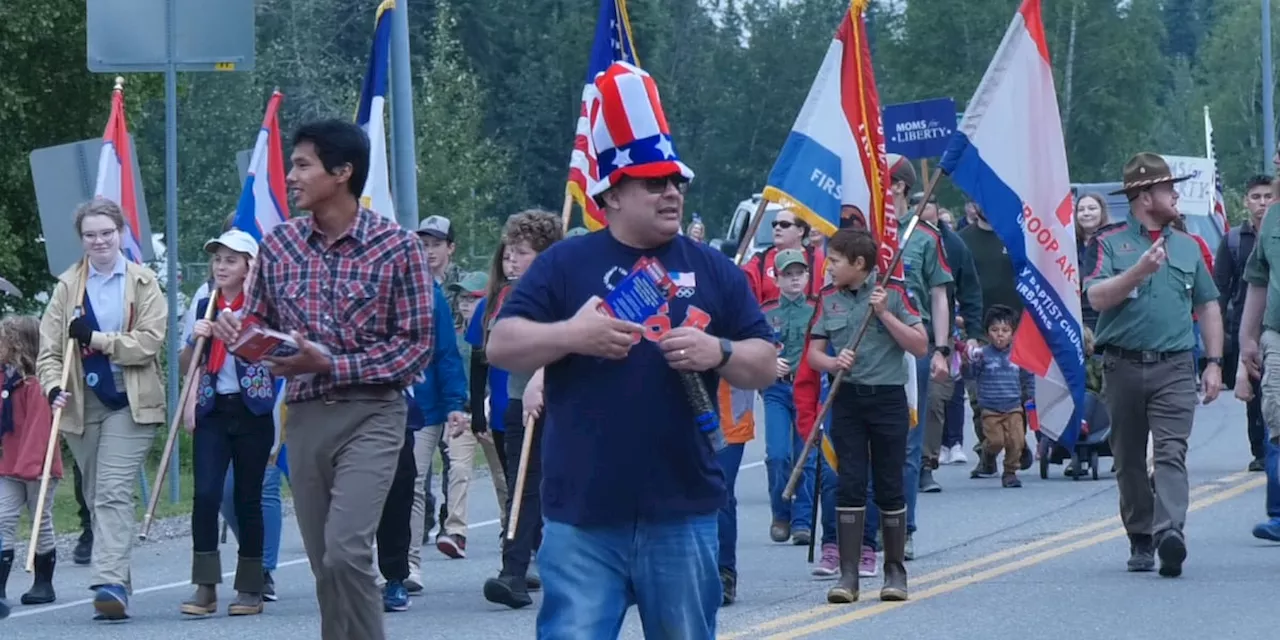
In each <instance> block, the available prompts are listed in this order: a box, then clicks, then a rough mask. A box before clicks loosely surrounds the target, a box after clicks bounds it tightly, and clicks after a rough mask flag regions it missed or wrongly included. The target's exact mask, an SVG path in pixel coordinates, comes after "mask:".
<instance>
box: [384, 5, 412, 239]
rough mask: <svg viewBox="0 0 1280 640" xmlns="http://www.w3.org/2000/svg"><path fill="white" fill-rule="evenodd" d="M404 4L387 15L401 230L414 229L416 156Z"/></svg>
mask: <svg viewBox="0 0 1280 640" xmlns="http://www.w3.org/2000/svg"><path fill="white" fill-rule="evenodd" d="M408 4H409V3H408V2H405V1H403V0H402V1H401V2H397V3H396V8H395V10H394V11H392V12H391V87H390V89H391V156H392V160H391V169H392V171H394V173H393V174H392V176H391V180H392V187H391V196H392V197H393V198H394V199H395V203H396V217H398V218H400V226H402V227H404V228H405V229H417V228H418V161H417V158H418V154H417V151H416V150H415V149H414V146H415V141H414V137H413V136H414V134H413V83H412V80H413V75H412V73H411V71H410V69H409V8H408V7H407V6H406V5H408Z"/></svg>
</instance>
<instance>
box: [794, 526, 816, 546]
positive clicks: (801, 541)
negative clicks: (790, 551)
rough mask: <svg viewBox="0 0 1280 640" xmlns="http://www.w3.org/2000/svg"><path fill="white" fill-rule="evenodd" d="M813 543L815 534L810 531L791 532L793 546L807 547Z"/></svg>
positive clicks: (796, 530)
mask: <svg viewBox="0 0 1280 640" xmlns="http://www.w3.org/2000/svg"><path fill="white" fill-rule="evenodd" d="M812 541H813V534H812V533H810V532H809V530H808V529H793V530H792V531H791V544H793V545H795V546H797V547H807V546H809V543H810V542H812Z"/></svg>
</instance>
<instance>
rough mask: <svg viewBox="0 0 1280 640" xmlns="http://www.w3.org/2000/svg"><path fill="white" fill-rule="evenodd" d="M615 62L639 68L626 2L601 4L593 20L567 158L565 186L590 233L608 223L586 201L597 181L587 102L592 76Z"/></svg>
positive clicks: (615, 0) (607, 0) (603, 0)
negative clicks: (575, 131)
mask: <svg viewBox="0 0 1280 640" xmlns="http://www.w3.org/2000/svg"><path fill="white" fill-rule="evenodd" d="M619 60H621V61H623V62H629V63H631V64H633V65H636V66H640V62H639V60H638V59H637V58H636V52H635V49H634V48H633V47H632V45H631V20H630V19H629V18H628V17H627V0H601V2H600V16H599V17H598V18H597V19H596V36H595V42H594V43H593V44H592V46H591V61H590V63H589V64H588V65H587V79H586V83H585V84H584V85H583V89H582V102H581V104H580V107H579V111H578V127H577V133H575V134H574V137H573V153H572V154H570V156H569V183H568V185H567V186H566V188H567V189H568V191H569V194H570V195H572V196H573V199H574V200H576V201H577V202H578V206H579V207H582V214H583V215H582V218H583V222H584V223H585V224H586V227H587V228H588V229H590V230H592V231H595V230H597V229H601V228H603V227H604V226H605V225H606V224H608V222H607V221H606V220H605V217H604V213H603V212H602V211H600V208H599V207H597V206H596V203H595V201H594V200H593V199H591V198H588V197H587V192H588V187H589V185H590V184H591V183H593V182H595V181H596V180H598V179H599V177H600V176H599V168H598V167H597V166H596V150H595V147H594V145H593V144H592V143H591V122H590V117H589V114H588V113H587V98H588V93H589V89H590V88H591V85H592V84H593V83H594V82H595V79H596V76H597V75H599V74H601V73H604V72H605V70H607V69H608V68H609V66H610V65H612V64H613V63H614V62H617V61H619Z"/></svg>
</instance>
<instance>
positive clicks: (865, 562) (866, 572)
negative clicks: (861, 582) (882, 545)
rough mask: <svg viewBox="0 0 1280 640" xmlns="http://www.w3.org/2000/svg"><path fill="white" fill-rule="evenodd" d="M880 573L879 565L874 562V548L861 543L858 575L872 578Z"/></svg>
mask: <svg viewBox="0 0 1280 640" xmlns="http://www.w3.org/2000/svg"><path fill="white" fill-rule="evenodd" d="M879 574H880V565H878V564H876V550H875V549H872V548H871V547H870V546H868V545H865V544H864V545H862V556H861V557H860V558H859V559H858V577H861V578H874V577H876V576H877V575H879Z"/></svg>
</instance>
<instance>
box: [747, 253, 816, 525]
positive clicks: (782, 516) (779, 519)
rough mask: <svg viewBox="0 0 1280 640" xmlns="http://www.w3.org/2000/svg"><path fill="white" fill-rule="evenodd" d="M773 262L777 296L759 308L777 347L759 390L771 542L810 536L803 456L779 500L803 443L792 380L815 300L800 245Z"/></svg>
mask: <svg viewBox="0 0 1280 640" xmlns="http://www.w3.org/2000/svg"><path fill="white" fill-rule="evenodd" d="M773 264H774V274H775V275H774V277H775V278H776V279H777V283H778V291H779V296H778V298H777V299H776V300H767V301H765V303H764V304H762V305H760V311H762V312H763V313H764V315H765V319H767V320H768V321H769V325H770V326H771V327H773V331H774V334H775V339H776V340H777V344H778V348H779V352H778V380H777V382H775V383H773V385H772V386H770V387H769V388H767V389H765V390H764V391H763V392H762V393H761V396H762V397H763V401H764V406H765V438H764V441H765V467H766V468H767V469H768V487H769V503H770V507H771V509H772V511H773V522H772V524H771V525H770V527H769V535H770V537H771V538H772V539H773V541H774V542H785V541H786V540H787V539H788V538H790V539H791V541H792V542H793V543H794V544H796V545H807V544H809V542H810V540H811V539H812V536H813V532H812V531H810V528H811V526H812V525H811V522H812V521H813V520H812V515H813V490H812V485H813V476H814V471H815V465H814V464H811V462H810V461H808V460H806V461H805V472H804V477H803V479H802V483H801V485H800V486H799V487H797V491H796V495H795V496H794V500H792V501H791V502H787V501H786V500H783V499H782V490H783V488H784V487H785V486H786V484H787V480H788V478H789V476H790V474H791V468H792V465H794V464H795V456H796V455H799V453H800V451H801V450H803V449H804V441H803V440H802V439H801V438H800V434H799V432H798V431H797V430H796V428H795V415H796V408H795V407H796V405H795V398H794V397H793V396H792V383H794V382H795V371H796V367H797V366H798V365H799V364H800V356H801V355H802V351H803V350H804V340H805V334H806V333H807V332H808V330H809V324H810V321H812V320H813V314H814V312H815V305H816V303H815V302H814V301H813V300H811V299H809V298H808V297H806V296H805V294H804V292H805V287H806V285H808V284H809V280H808V276H809V263H808V261H807V260H806V257H805V254H804V251H802V250H800V249H784V250H782V251H779V252H778V253H777V255H776V256H774V263H773ZM815 459H816V456H815Z"/></svg>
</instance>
